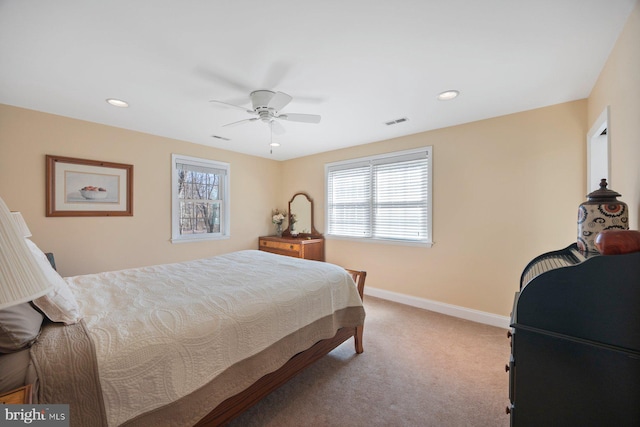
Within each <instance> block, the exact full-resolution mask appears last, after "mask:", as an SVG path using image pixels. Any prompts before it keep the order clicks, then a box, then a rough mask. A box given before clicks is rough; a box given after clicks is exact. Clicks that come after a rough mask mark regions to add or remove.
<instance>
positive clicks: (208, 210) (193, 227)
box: [171, 154, 230, 242]
mask: <svg viewBox="0 0 640 427" xmlns="http://www.w3.org/2000/svg"><path fill="white" fill-rule="evenodd" d="M171 161H172V198H173V208H172V241H174V242H180V241H194V240H203V239H220V238H226V237H229V172H230V166H229V164H228V163H222V162H216V161H213V160H207V159H198V158H195V157H187V156H181V155H177V154H173V155H172V156H171Z"/></svg>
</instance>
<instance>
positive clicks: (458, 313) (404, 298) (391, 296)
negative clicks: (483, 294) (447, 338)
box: [364, 287, 511, 329]
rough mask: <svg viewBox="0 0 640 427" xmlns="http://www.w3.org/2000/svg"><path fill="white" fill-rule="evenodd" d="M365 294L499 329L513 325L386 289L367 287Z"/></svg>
mask: <svg viewBox="0 0 640 427" xmlns="http://www.w3.org/2000/svg"><path fill="white" fill-rule="evenodd" d="M364 293H365V295H371V296H372V297H376V298H382V299H386V300H389V301H394V302H398V303H400V304H406V305H410V306H412V307H418V308H423V309H425V310H430V311H435V312H436V313H442V314H446V315H448V316H453V317H459V318H461V319H465V320H471V321H472V322H477V323H484V324H486V325H491V326H496V327H498V328H505V329H509V324H510V323H511V319H510V318H509V317H507V316H498V315H497V314H493V313H487V312H486V311H480V310H474V309H471V308H466V307H460V306H458V305H452V304H447V303H444V302H438V301H433V300H428V299H424V298H418V297H412V296H410V295H405V294H400V293H397V292H391V291H386V290H384V289H376V288H371V287H365V289H364Z"/></svg>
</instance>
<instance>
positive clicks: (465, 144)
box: [282, 100, 588, 316]
mask: <svg viewBox="0 0 640 427" xmlns="http://www.w3.org/2000/svg"><path fill="white" fill-rule="evenodd" d="M586 108H587V103H586V100H582V101H576V102H571V103H566V104H560V105H555V106H551V107H547V108H541V109H537V110H532V111H527V112H523V113H518V114H512V115H508V116H503V117H498V118H493V119H489V120H483V121H478V122H473V123H468V124H464V125H460V126H455V127H450V128H445V129H440V130H435V131H431V132H425V133H421V134H417V135H412V136H407V137H403V138H398V139H393V140H388V141H382V142H379V143H374V144H367V145H362V146H358V147H353V148H349V149H344V150H338V151H332V152H328V153H323V154H318V155H314V156H309V157H304V158H299V159H295V160H290V161H287V162H284V165H283V181H282V182H283V190H284V195H287V194H293V193H295V192H296V191H300V190H304V191H307V192H309V194H310V195H311V197H312V198H313V199H314V202H315V214H316V228H317V229H318V230H319V231H320V232H324V230H325V225H324V198H325V196H324V164H325V163H328V162H333V161H337V160H344V159H350V158H357V157H362V156H368V155H373V154H379V153H385V152H391V151H397V150H404V149H409V148H415V147H420V146H426V145H432V146H433V157H434V164H433V169H434V174H433V194H434V199H433V203H434V211H433V217H434V218H433V239H434V242H435V244H434V246H433V247H432V248H416V247H409V246H396V245H389V244H373V243H359V242H352V241H345V240H328V241H327V251H326V252H327V261H329V262H333V263H336V264H339V265H342V266H344V267H348V268H357V269H365V270H367V272H368V276H367V286H371V287H375V288H379V289H384V290H388V291H393V292H398V293H401V294H406V295H410V296H414V297H419V298H425V299H428V300H435V301H439V302H443V303H448V304H453V305H457V306H462V307H467V308H471V309H476V310H480V311H485V312H490V313H494V314H499V315H505V316H506V315H509V312H510V310H511V306H512V302H513V296H514V292H515V291H516V290H517V288H518V283H519V278H520V274H521V272H522V269H523V268H524V266H525V265H526V263H527V262H528V261H530V260H531V259H532V258H533V257H534V256H536V255H539V254H540V253H541V252H544V251H549V250H554V249H560V248H562V247H565V246H567V245H569V244H570V243H572V242H574V241H575V239H576V215H577V208H578V205H579V204H580V203H582V201H584V190H583V189H584V181H585V174H586V171H585V170H586V166H585V163H586V161H585V135H586V132H587V130H588V129H587V125H586Z"/></svg>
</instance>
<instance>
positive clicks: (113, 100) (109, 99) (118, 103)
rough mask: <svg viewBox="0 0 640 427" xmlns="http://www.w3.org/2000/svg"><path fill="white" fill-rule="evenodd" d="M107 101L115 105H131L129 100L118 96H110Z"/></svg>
mask: <svg viewBox="0 0 640 427" xmlns="http://www.w3.org/2000/svg"><path fill="white" fill-rule="evenodd" d="M107 102H108V103H109V104H110V105H113V106H114V107H120V108H127V107H128V106H129V103H128V102H126V101H123V100H121V99H116V98H108V99H107Z"/></svg>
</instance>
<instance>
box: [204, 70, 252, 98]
mask: <svg viewBox="0 0 640 427" xmlns="http://www.w3.org/2000/svg"><path fill="white" fill-rule="evenodd" d="M195 73H196V74H198V75H199V76H200V77H202V78H204V79H207V80H209V81H214V82H216V83H220V84H222V85H224V86H229V87H232V88H233V89H236V90H238V91H240V92H249V91H251V87H250V86H249V85H246V84H244V83H243V82H240V81H237V80H234V79H232V78H231V77H228V76H226V75H224V74H223V73H220V72H218V71H214V70H212V69H210V68H206V67H204V66H201V65H199V66H197V67H196V69H195Z"/></svg>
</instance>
